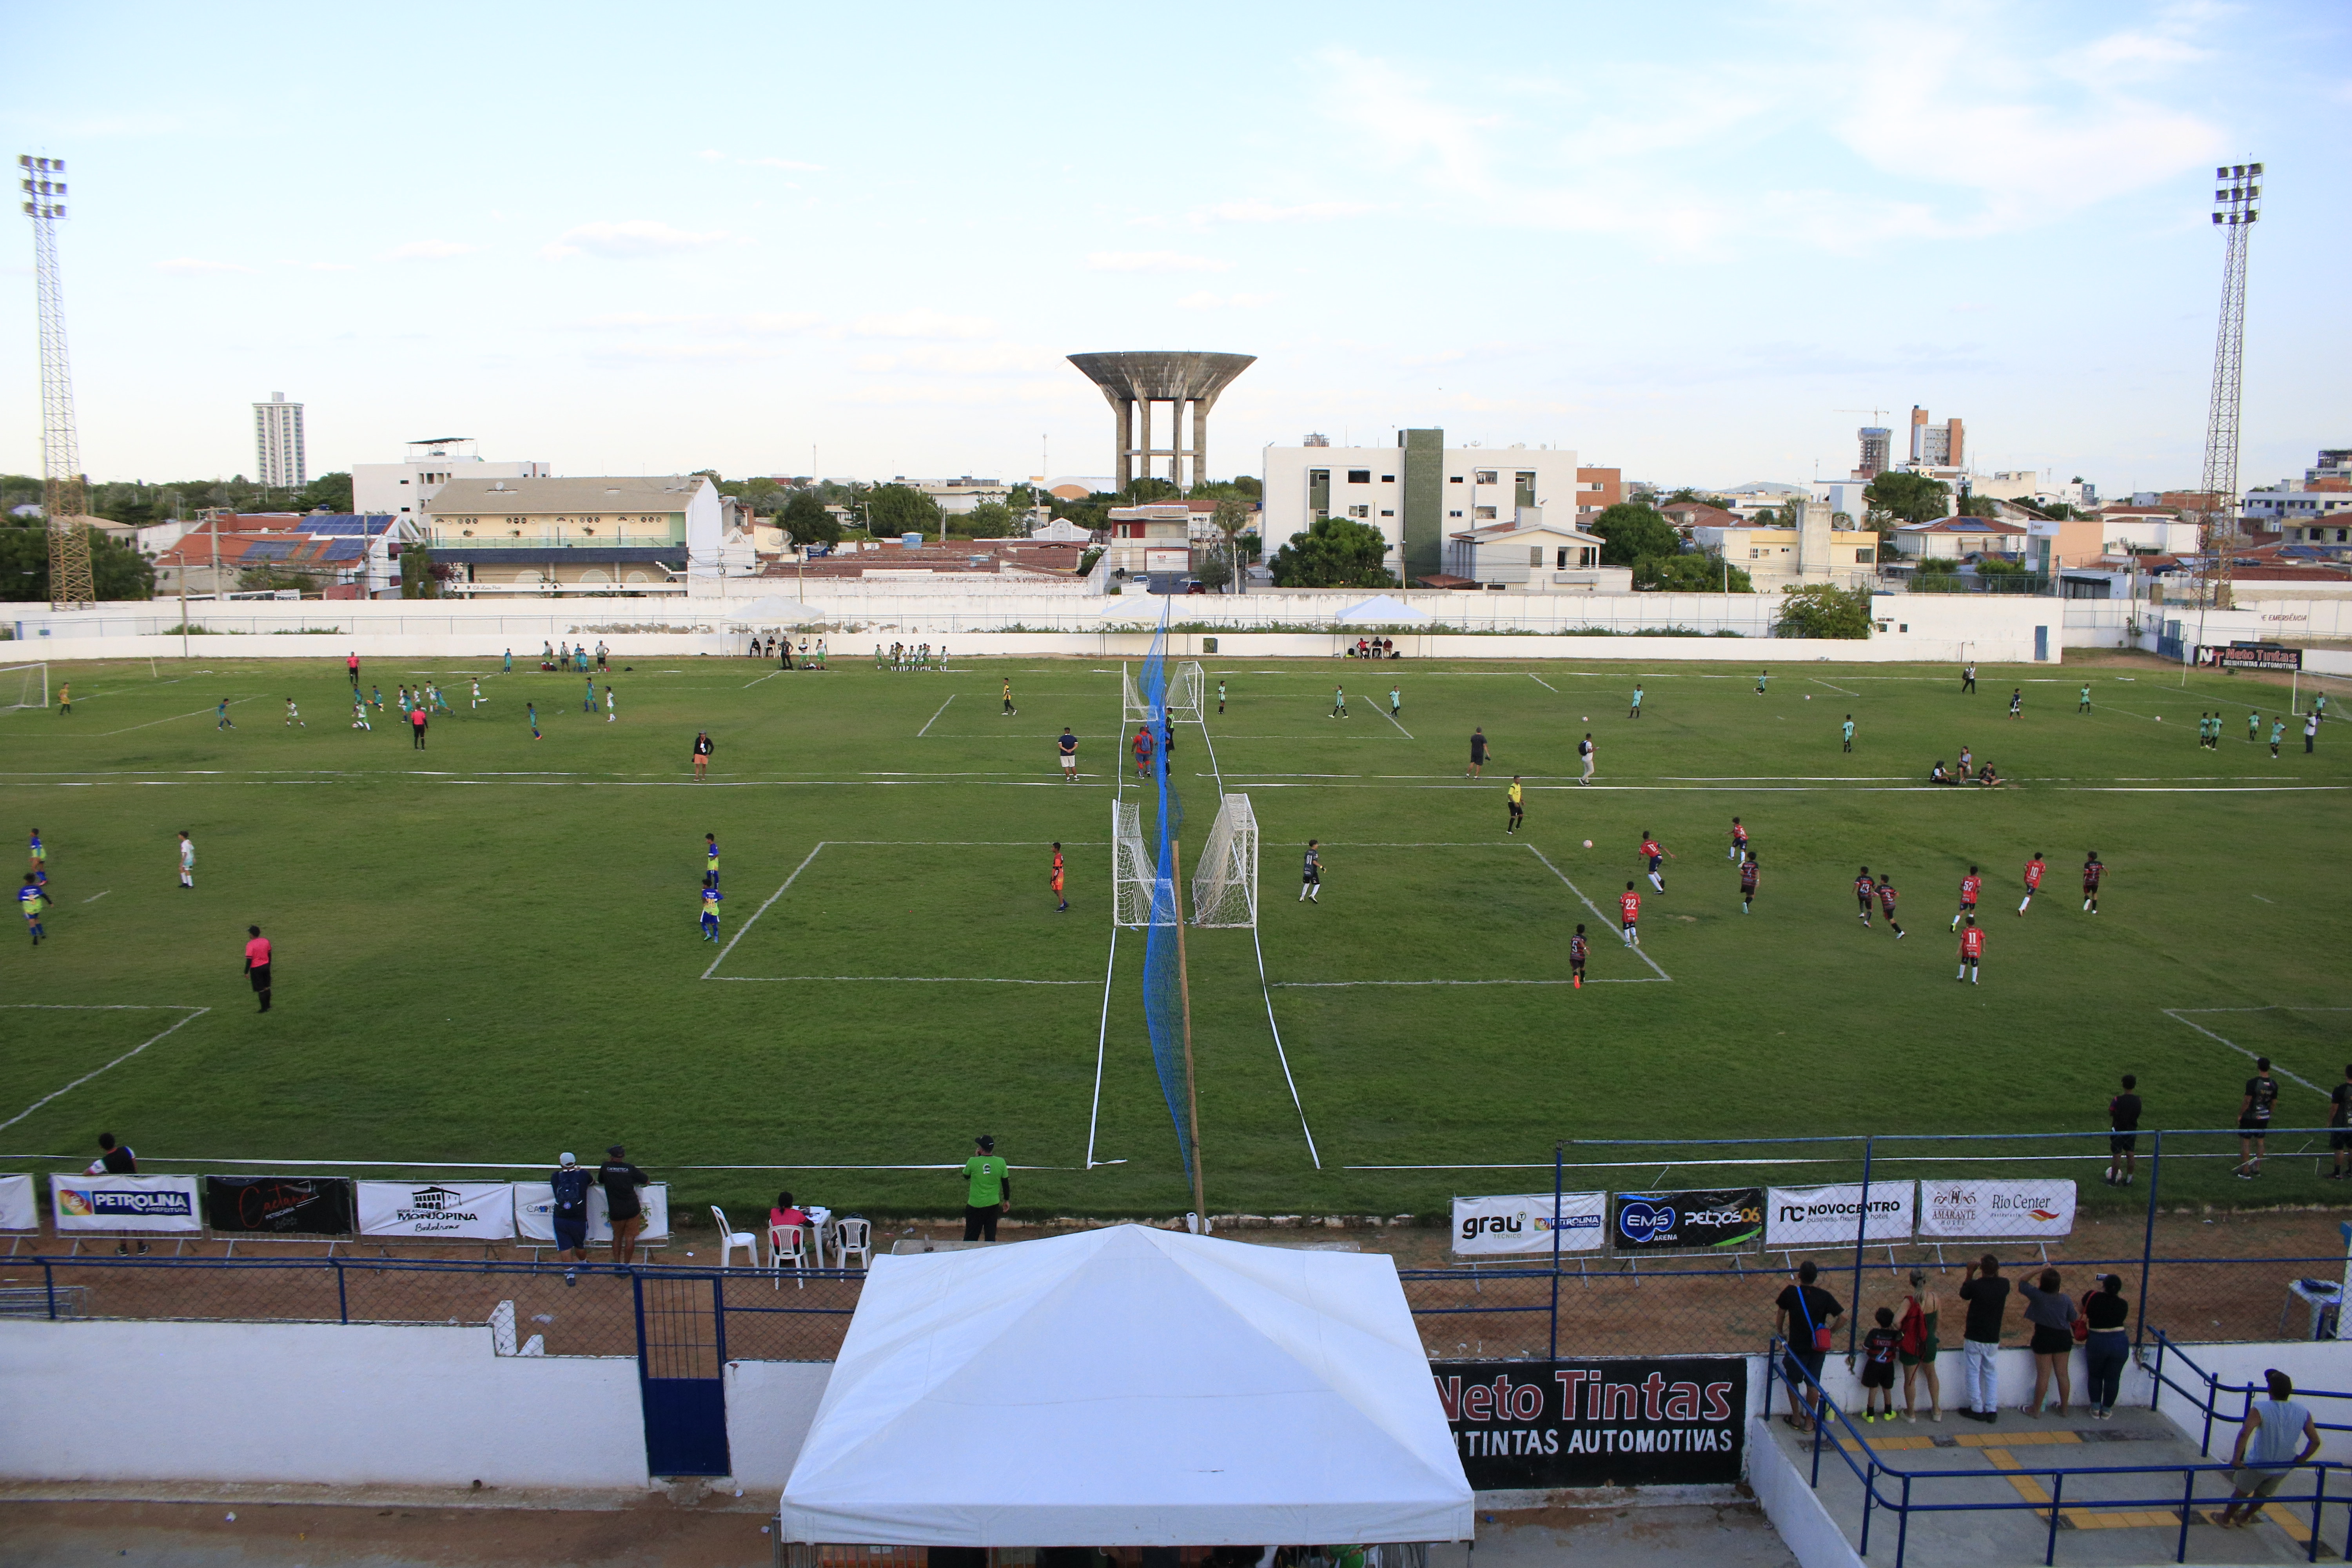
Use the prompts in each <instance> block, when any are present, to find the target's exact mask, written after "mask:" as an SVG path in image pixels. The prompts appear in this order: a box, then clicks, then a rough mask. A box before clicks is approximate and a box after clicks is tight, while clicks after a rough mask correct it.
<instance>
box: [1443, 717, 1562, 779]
mask: <svg viewBox="0 0 2352 1568" xmlns="http://www.w3.org/2000/svg"><path fill="white" fill-rule="evenodd" d="M1588 771H1590V770H1588ZM1484 773H1486V730H1485V729H1484V728H1476V729H1473V730H1472V731H1470V767H1469V770H1468V772H1467V773H1465V774H1464V775H1463V776H1464V777H1465V778H1474V779H1475V778H1477V777H1479V776H1481V775H1482V774H1484Z"/></svg>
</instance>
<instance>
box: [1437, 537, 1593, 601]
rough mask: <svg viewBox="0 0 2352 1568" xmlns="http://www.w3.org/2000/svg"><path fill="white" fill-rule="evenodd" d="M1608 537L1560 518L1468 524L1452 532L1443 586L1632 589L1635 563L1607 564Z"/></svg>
mask: <svg viewBox="0 0 2352 1568" xmlns="http://www.w3.org/2000/svg"><path fill="white" fill-rule="evenodd" d="M1605 542H1606V541H1604V540H1602V539H1601V538H1600V537H1598V536H1597V535H1594V534H1590V533H1586V532H1584V531H1582V530H1581V529H1577V528H1572V527H1568V526H1566V525H1563V524H1559V523H1548V522H1528V523H1520V522H1501V523H1496V524H1494V525H1492V526H1490V527H1486V528H1473V529H1465V530H1464V531H1462V532H1460V533H1452V534H1448V535H1446V539H1445V572H1444V579H1445V580H1444V581H1443V582H1441V583H1439V584H1438V585H1440V586H1443V587H1448V588H1465V589H1466V588H1473V587H1475V588H1479V589H1487V590H1492V591H1496V592H1502V593H1509V592H1515V591H1516V592H1518V593H1522V594H1630V593H1632V592H1633V568H1632V567H1630V566H1603V565H1602V564H1601V546H1602V545H1603V544H1604V543H1605ZM1431 581H1433V582H1437V581H1438V580H1437V579H1431Z"/></svg>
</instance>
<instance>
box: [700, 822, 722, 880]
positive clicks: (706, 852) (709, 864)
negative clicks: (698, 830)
mask: <svg viewBox="0 0 2352 1568" xmlns="http://www.w3.org/2000/svg"><path fill="white" fill-rule="evenodd" d="M702 879H703V880H704V881H706V882H708V883H709V884H710V885H711V886H712V887H714V888H715V887H717V886H719V835H717V834H716V833H706V834H704V835H703V836H702Z"/></svg>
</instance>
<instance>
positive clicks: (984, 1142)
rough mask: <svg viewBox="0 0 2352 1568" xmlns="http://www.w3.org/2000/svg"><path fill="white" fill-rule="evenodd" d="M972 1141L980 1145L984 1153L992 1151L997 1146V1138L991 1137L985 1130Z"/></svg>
mask: <svg viewBox="0 0 2352 1568" xmlns="http://www.w3.org/2000/svg"><path fill="white" fill-rule="evenodd" d="M972 1142H975V1143H977V1144H979V1145H980V1147H981V1152H983V1153H988V1152H993V1151H994V1150H995V1148H996V1140H995V1139H993V1138H991V1137H990V1136H989V1135H988V1134H987V1133H985V1132H983V1133H982V1134H981V1135H980V1136H979V1137H977V1138H975V1139H973V1140H972Z"/></svg>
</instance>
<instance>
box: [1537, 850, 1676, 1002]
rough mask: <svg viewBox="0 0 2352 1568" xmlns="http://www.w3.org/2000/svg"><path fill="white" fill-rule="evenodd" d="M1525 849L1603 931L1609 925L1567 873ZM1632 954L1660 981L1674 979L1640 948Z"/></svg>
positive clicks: (1538, 852)
mask: <svg viewBox="0 0 2352 1568" xmlns="http://www.w3.org/2000/svg"><path fill="white" fill-rule="evenodd" d="M1528 854H1530V855H1532V856H1534V857H1535V858H1537V859H1538V860H1541V861H1543V863H1544V869H1546V870H1547V871H1549V872H1550V873H1551V874H1552V875H1553V876H1555V877H1558V878H1559V879H1560V880H1561V881H1562V882H1565V883H1567V885H1568V890H1569V891H1570V892H1571V893H1574V894H1575V895H1576V897H1577V901H1578V902H1579V903H1581V904H1582V905H1583V906H1584V907H1585V908H1586V909H1588V910H1591V911H1592V918H1593V919H1594V920H1597V921H1600V922H1601V926H1602V928H1603V929H1604V930H1605V929H1606V928H1607V927H1608V924H1609V917H1608V916H1606V915H1604V914H1602V913H1601V906H1600V905H1599V904H1596V903H1594V902H1593V901H1592V900H1591V899H1588V898H1586V897H1585V896H1584V889H1581V888H1580V887H1578V886H1577V885H1576V884H1575V883H1573V882H1570V881H1569V880H1568V873H1567V872H1565V871H1563V870H1561V869H1560V868H1559V867H1557V866H1555V865H1553V864H1552V863H1551V860H1550V859H1549V857H1547V856H1546V855H1545V854H1544V852H1543V851H1542V850H1540V849H1538V848H1537V847H1535V846H1534V845H1532V844H1530V845H1528ZM1633 954H1634V956H1635V957H1637V958H1639V959H1640V960H1641V961H1642V962H1643V963H1646V964H1648V965H1649V966H1650V967H1651V968H1652V969H1654V970H1656V971H1657V975H1658V978H1659V979H1661V980H1664V981H1669V982H1670V981H1672V980H1673V979H1674V976H1673V975H1671V974H1669V973H1666V972H1665V971H1664V970H1663V969H1659V968H1658V961H1657V960H1656V959H1654V958H1652V957H1651V956H1650V955H1649V954H1648V953H1646V952H1643V951H1642V950H1641V949H1640V948H1638V947H1636V948H1634V949H1633Z"/></svg>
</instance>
